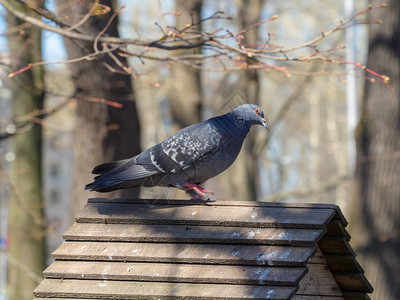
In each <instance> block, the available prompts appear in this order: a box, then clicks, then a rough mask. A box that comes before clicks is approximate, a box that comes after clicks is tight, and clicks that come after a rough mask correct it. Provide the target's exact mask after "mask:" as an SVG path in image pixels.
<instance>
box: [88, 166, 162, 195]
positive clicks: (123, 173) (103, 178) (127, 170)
mask: <svg viewBox="0 0 400 300" xmlns="http://www.w3.org/2000/svg"><path fill="white" fill-rule="evenodd" d="M134 159H135V158H131V159H124V160H121V161H114V162H109V163H105V164H102V165H99V166H97V167H96V168H95V169H94V170H93V171H92V173H94V174H100V175H98V176H96V177H95V178H94V182H92V183H90V184H88V185H86V187H85V189H87V190H88V189H90V190H98V191H101V190H104V191H108V190H107V189H110V190H112V189H111V187H113V186H117V185H119V184H122V183H123V182H127V181H129V182H131V183H132V186H136V185H140V184H141V183H142V180H143V179H145V178H147V177H149V176H152V175H155V174H157V173H158V170H157V169H156V168H155V167H154V166H151V165H149V166H143V165H138V164H136V163H135V161H134Z"/></svg>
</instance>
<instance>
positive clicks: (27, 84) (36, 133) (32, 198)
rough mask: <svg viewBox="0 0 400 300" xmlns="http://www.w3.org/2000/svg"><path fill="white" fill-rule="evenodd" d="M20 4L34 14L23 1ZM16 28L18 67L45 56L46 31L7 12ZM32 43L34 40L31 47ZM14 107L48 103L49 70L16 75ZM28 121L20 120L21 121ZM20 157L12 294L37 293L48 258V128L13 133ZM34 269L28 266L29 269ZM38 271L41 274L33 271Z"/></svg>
mask: <svg viewBox="0 0 400 300" xmlns="http://www.w3.org/2000/svg"><path fill="white" fill-rule="evenodd" d="M18 9H20V10H21V11H24V12H25V13H27V14H29V11H28V10H26V9H25V7H23V6H22V5H18ZM7 23H8V28H9V29H10V32H13V33H12V34H10V35H9V37H8V45H9V49H10V54H11V59H12V70H11V71H16V70H18V69H20V68H22V67H25V66H26V65H27V64H28V63H31V62H36V61H41V59H42V58H41V31H40V30H39V29H37V28H35V27H32V26H28V27H21V28H23V29H21V30H18V31H17V30H15V28H16V26H19V25H21V24H23V22H21V21H20V20H18V19H16V18H15V17H14V16H13V15H11V14H8V15H7ZM26 45H29V46H28V47H26ZM10 82H11V90H12V108H13V113H14V115H15V116H16V117H18V116H22V115H25V114H28V113H30V112H32V111H35V110H37V109H41V108H42V107H43V98H44V93H43V90H44V70H43V68H41V67H37V68H34V69H32V70H28V71H25V72H23V73H21V74H19V75H17V76H15V77H13V78H12V79H11V80H10ZM19 125H23V124H17V126H19ZM12 149H13V151H14V153H15V160H14V162H13V163H12V166H11V175H10V183H11V192H10V205H9V216H8V217H9V238H10V248H9V253H10V255H11V256H12V257H13V259H15V260H16V261H17V262H18V265H19V266H23V268H25V269H23V268H19V267H18V266H17V265H15V264H10V265H9V282H10V284H9V297H10V298H9V299H10V300H20V299H21V300H24V299H32V297H33V295H32V291H33V289H34V288H35V287H36V286H37V284H38V281H37V279H38V278H40V277H41V276H40V275H39V274H40V273H41V272H42V271H43V269H44V264H45V250H44V249H45V248H44V234H45V230H44V219H43V205H42V173H41V171H42V154H41V152H42V128H41V126H40V125H39V124H35V125H33V127H32V128H31V129H30V130H28V131H27V132H24V133H20V134H18V135H16V136H14V137H13V138H12ZM27 269H28V270H29V272H27V271H26V270H27ZM35 273H37V275H32V274H35Z"/></svg>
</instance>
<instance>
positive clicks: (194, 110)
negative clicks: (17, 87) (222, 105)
mask: <svg viewBox="0 0 400 300" xmlns="http://www.w3.org/2000/svg"><path fill="white" fill-rule="evenodd" d="M201 7H202V1H201V0H195V1H186V0H177V1H175V11H177V12H180V13H181V15H180V16H178V17H177V18H176V27H177V28H184V27H185V25H186V24H191V22H192V19H191V16H190V15H192V17H193V20H194V22H198V21H199V20H200V16H201ZM198 27H200V26H198ZM197 30H199V31H201V28H197ZM184 51H185V50H181V51H177V52H175V53H176V54H177V55H181V54H183V53H184ZM190 51H196V52H199V51H200V49H199V48H198V49H195V50H190ZM186 52H188V51H186ZM200 76H201V74H200V70H196V69H193V68H191V67H189V66H185V65H183V64H175V65H173V66H172V68H171V78H172V86H171V88H170V89H169V95H168V104H169V109H170V111H171V115H172V122H173V127H174V128H173V129H174V131H177V130H179V129H182V128H184V127H187V126H189V125H192V124H194V123H198V122H200V121H201V119H202V118H201V109H202V92H201V77H200Z"/></svg>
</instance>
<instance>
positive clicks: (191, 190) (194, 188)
mask: <svg viewBox="0 0 400 300" xmlns="http://www.w3.org/2000/svg"><path fill="white" fill-rule="evenodd" d="M183 189H184V190H185V192H186V194H188V195H189V196H190V197H192V199H193V200H196V201H201V202H208V201H210V198H208V199H204V198H205V196H206V195H207V194H209V195H212V194H214V193H213V192H212V191H209V190H206V189H205V188H203V187H201V186H199V185H197V184H193V183H185V185H184V188H183Z"/></svg>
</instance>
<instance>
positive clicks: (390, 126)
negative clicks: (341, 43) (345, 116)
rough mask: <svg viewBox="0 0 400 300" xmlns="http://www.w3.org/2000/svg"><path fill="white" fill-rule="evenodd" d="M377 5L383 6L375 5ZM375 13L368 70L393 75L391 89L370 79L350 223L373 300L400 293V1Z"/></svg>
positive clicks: (360, 138) (365, 93) (362, 109)
mask: <svg viewBox="0 0 400 300" xmlns="http://www.w3.org/2000/svg"><path fill="white" fill-rule="evenodd" d="M372 2H373V3H372V4H373V5H375V4H380V2H379V1H372ZM388 4H389V8H386V9H379V10H376V11H373V12H371V14H370V16H371V20H384V22H383V24H382V25H372V26H371V27H370V35H369V54H368V68H370V69H372V70H374V71H376V72H378V73H381V74H385V75H388V76H389V77H390V82H389V83H390V84H392V85H393V87H394V90H393V91H391V90H390V89H389V88H387V87H386V86H385V85H383V84H381V83H371V82H369V81H366V84H365V88H364V96H363V101H362V107H361V121H360V123H359V126H358V129H357V147H358V149H357V170H356V180H357V183H356V184H357V195H356V197H355V201H354V203H353V207H352V214H351V219H350V224H351V225H352V227H351V233H352V236H353V244H354V245H355V248H356V252H357V254H358V256H357V257H359V259H360V263H361V265H362V266H363V268H364V269H365V271H366V276H367V278H368V279H369V280H370V281H371V283H372V285H373V286H374V288H375V292H374V294H373V298H374V299H386V300H390V299H393V300H394V299H398V297H399V295H400V275H399V270H400V251H399V249H400V184H399V174H400V159H399V158H400V156H399V155H398V154H399V150H400V121H399V120H400V92H399V88H400V85H399V82H400V36H399V31H400V18H399V16H400V2H399V1H397V0H391V1H388Z"/></svg>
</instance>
